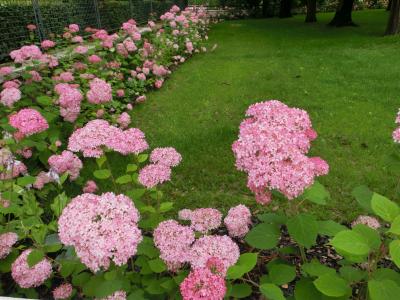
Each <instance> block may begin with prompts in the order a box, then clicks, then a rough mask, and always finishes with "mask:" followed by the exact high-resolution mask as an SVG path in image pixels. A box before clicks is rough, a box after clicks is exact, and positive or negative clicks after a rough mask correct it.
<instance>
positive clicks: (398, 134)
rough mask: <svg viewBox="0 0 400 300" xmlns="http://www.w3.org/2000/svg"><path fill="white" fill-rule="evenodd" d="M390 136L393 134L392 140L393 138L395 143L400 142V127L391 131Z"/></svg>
mask: <svg viewBox="0 0 400 300" xmlns="http://www.w3.org/2000/svg"><path fill="white" fill-rule="evenodd" d="M392 136H393V140H394V141H395V142H396V143H400V127H399V128H397V129H396V130H395V131H393V134H392Z"/></svg>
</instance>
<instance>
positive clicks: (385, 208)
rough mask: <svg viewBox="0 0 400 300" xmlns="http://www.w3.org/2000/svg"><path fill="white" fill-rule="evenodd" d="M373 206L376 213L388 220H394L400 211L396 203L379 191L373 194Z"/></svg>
mask: <svg viewBox="0 0 400 300" xmlns="http://www.w3.org/2000/svg"><path fill="white" fill-rule="evenodd" d="M371 207H372V210H373V211H374V213H376V214H377V215H378V216H380V217H381V218H382V219H383V220H385V221H387V222H392V221H393V220H394V219H395V218H396V217H397V216H398V215H399V213H400V210H399V206H398V205H397V204H396V203H394V202H393V201H391V200H389V199H388V198H386V197H384V196H382V195H379V194H377V193H374V194H373V195H372V200H371Z"/></svg>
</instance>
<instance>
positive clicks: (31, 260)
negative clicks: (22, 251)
mask: <svg viewBox="0 0 400 300" xmlns="http://www.w3.org/2000/svg"><path fill="white" fill-rule="evenodd" d="M43 258H44V252H43V251H42V250H38V249H34V250H32V252H31V253H29V255H28V258H27V261H28V265H29V267H30V268H32V267H33V266H34V265H36V264H37V263H38V262H40V261H41V260H42V259H43Z"/></svg>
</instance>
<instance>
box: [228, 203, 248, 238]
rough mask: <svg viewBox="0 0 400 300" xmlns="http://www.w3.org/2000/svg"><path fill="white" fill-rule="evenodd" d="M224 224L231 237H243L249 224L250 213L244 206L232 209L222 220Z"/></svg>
mask: <svg viewBox="0 0 400 300" xmlns="http://www.w3.org/2000/svg"><path fill="white" fill-rule="evenodd" d="M224 224H225V226H226V228H227V229H228V232H229V235H230V236H231V237H240V238H242V237H244V236H245V235H246V234H247V232H248V231H249V225H250V224H251V212H250V210H249V209H248V208H247V207H246V206H245V205H242V204H240V205H238V206H235V207H232V208H231V209H229V211H228V215H227V216H226V217H225V219H224Z"/></svg>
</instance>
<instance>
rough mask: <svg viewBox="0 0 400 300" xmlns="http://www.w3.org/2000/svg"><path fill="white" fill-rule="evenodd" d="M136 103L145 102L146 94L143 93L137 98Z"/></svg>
mask: <svg viewBox="0 0 400 300" xmlns="http://www.w3.org/2000/svg"><path fill="white" fill-rule="evenodd" d="M135 101H136V103H143V102H144V101H146V96H145V95H142V96H139V97H137V98H136V100H135Z"/></svg>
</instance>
